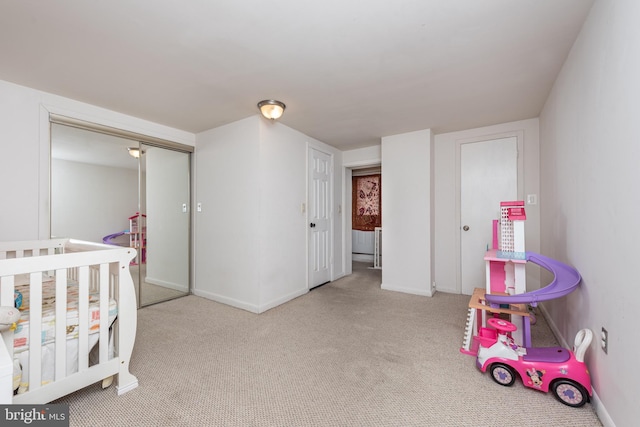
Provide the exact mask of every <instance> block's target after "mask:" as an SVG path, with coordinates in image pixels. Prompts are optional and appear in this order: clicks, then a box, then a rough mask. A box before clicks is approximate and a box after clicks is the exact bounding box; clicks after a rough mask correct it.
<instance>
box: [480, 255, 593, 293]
mask: <svg viewBox="0 0 640 427" xmlns="http://www.w3.org/2000/svg"><path fill="white" fill-rule="evenodd" d="M526 260H527V261H529V262H532V263H534V264H537V265H539V266H540V267H543V268H545V269H547V270H549V271H550V272H552V273H553V281H552V282H551V283H549V284H548V285H547V286H545V287H544V288H540V289H538V290H535V291H531V292H525V293H523V294H518V295H508V296H501V295H491V294H487V295H485V299H486V300H487V301H488V302H489V303H491V304H492V305H493V304H535V303H537V302H540V301H547V300H550V299H556V298H560V297H563V296H565V295H568V294H570V293H571V292H573V291H574V290H575V289H576V288H577V287H578V286H579V285H580V281H581V280H582V277H581V276H580V273H578V270H576V269H575V268H573V267H571V266H569V265H567V264H565V263H563V262H560V261H557V260H555V259H552V258H549V257H546V256H544V255H540V254H536V253H534V252H527V253H526Z"/></svg>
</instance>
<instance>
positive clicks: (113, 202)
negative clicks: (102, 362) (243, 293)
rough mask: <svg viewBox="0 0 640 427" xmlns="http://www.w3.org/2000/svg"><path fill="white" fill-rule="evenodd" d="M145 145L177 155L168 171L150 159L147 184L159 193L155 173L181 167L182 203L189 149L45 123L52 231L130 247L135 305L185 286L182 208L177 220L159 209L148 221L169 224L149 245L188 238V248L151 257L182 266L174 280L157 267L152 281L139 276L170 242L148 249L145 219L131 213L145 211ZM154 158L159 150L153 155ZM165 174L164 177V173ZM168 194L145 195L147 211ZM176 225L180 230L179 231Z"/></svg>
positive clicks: (176, 293) (181, 292)
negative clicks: (171, 254)
mask: <svg viewBox="0 0 640 427" xmlns="http://www.w3.org/2000/svg"><path fill="white" fill-rule="evenodd" d="M149 149H153V150H157V152H158V153H164V152H169V153H171V156H173V154H179V155H180V156H183V157H182V160H179V162H180V167H181V168H182V167H184V168H185V169H184V170H183V171H181V172H176V171H174V170H172V169H171V167H172V166H171V165H169V164H165V163H163V162H153V163H152V164H153V165H154V166H156V169H155V172H154V176H155V178H154V180H153V182H152V183H151V188H155V190H153V191H156V192H158V194H164V192H165V190H164V189H165V188H166V185H167V184H166V182H165V181H158V179H159V177H162V179H165V180H166V179H171V177H174V178H175V177H176V175H175V173H180V174H182V175H179V176H186V177H187V178H186V179H187V181H186V183H184V181H183V180H182V182H183V183H184V185H183V187H184V189H183V190H182V194H181V195H180V199H184V200H185V202H180V203H181V204H182V203H188V196H189V190H188V189H189V184H188V176H189V175H188V174H189V154H187V153H180V152H174V151H171V150H165V149H162V148H154V147H141V144H139V143H138V142H137V141H132V140H129V139H124V138H118V137H115V136H111V135H104V134H101V133H98V132H91V131H88V130H84V129H77V128H74V127H69V126H64V125H59V124H52V126H51V184H50V186H51V195H50V197H51V198H50V203H51V236H52V237H69V238H74V239H81V240H88V241H92V242H103V243H107V244H110V245H119V246H131V247H135V248H136V249H137V250H138V252H139V255H138V257H137V258H136V260H135V261H134V262H133V263H132V264H131V265H130V270H131V275H132V277H133V280H134V283H135V287H136V293H137V297H138V304H139V306H143V305H148V304H152V303H155V302H159V301H164V300H167V299H171V298H175V297H178V296H182V295H185V294H187V293H188V291H189V275H188V265H189V258H188V256H189V251H188V239H189V236H188V233H189V231H188V230H189V216H188V214H187V215H183V216H180V217H179V219H180V221H177V222H176V221H174V220H172V219H162V215H160V214H158V215H156V216H157V220H160V221H161V222H157V221H153V222H152V226H161V227H162V228H163V229H168V231H167V230H165V231H163V232H160V233H157V235H158V236H167V238H162V237H160V238H157V239H156V240H155V241H154V240H152V241H154V242H155V243H153V245H163V246H164V245H170V244H171V242H173V243H175V242H178V244H180V242H182V241H184V242H187V243H186V247H187V250H186V251H184V254H185V257H186V259H176V258H175V257H173V258H172V259H170V260H168V259H167V257H165V256H162V257H160V258H158V262H160V263H161V264H162V263H164V266H165V267H164V268H166V266H171V269H172V270H175V271H179V272H184V273H181V276H180V278H179V279H176V278H175V277H169V276H166V274H165V273H164V272H161V274H159V273H154V274H155V276H154V277H153V278H152V279H156V280H154V283H153V284H151V283H147V280H146V279H147V271H146V270H147V258H148V256H149V254H154V255H153V256H152V257H151V258H150V259H152V260H155V259H156V256H160V254H163V253H169V251H171V250H172V249H171V247H168V248H167V247H162V248H160V247H158V248H156V247H155V246H151V249H152V250H150V251H149V250H148V246H149V242H148V240H147V237H148V236H147V231H146V226H147V224H144V223H142V222H140V218H145V219H146V217H140V216H139V215H138V213H142V214H145V213H146V210H147V209H146V208H147V207H146V203H145V201H146V199H147V194H146V193H147V188H148V186H147V170H146V167H147V163H148V162H147V161H146V155H147V151H148V150H149ZM136 150H137V153H136ZM134 154H137V155H138V157H136V156H134ZM153 157H154V158H156V157H158V158H161V157H162V156H157V155H155V154H154V155H153ZM185 159H186V162H185ZM185 165H186V166H185ZM173 166H177V164H174V165H173ZM167 176H169V178H166V177H167ZM185 189H186V190H185ZM172 194H173V196H171V197H170V198H166V197H164V196H163V197H161V198H160V199H158V197H157V196H156V197H152V200H154V203H156V206H154V211H155V212H163V211H165V210H170V206H168V205H167V206H161V205H158V204H157V203H165V202H167V203H169V202H172V199H177V198H178V196H177V195H176V194H174V193H172ZM158 200H159V201H158ZM180 213H182V211H181V210H180ZM135 221H139V223H138V224H135V227H138V226H139V228H134V225H133V224H134V222H135ZM185 221H186V226H185V225H184V224H185ZM172 227H174V228H175V229H174V228H172ZM143 230H144V232H143ZM176 230H179V231H177V232H178V233H184V234H182V235H181V236H180V237H178V235H177V234H176ZM185 230H186V231H185ZM153 235H156V233H155V232H154V233H153ZM156 251H157V252H156ZM176 284H178V285H177V286H176Z"/></svg>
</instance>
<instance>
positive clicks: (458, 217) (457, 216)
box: [455, 130, 524, 294]
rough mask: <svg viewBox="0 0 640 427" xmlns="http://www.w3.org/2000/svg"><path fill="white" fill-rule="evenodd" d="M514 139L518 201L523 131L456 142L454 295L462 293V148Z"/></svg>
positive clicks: (521, 186)
mask: <svg viewBox="0 0 640 427" xmlns="http://www.w3.org/2000/svg"><path fill="white" fill-rule="evenodd" d="M510 137H515V138H516V141H517V149H518V172H517V176H518V185H517V189H518V200H524V130H518V131H510V132H500V133H494V134H488V135H482V136H475V137H471V138H461V139H457V140H456V172H455V177H456V183H455V191H456V197H455V200H456V206H455V227H456V232H455V251H456V252H455V253H456V260H455V261H456V293H458V294H461V293H462V252H461V251H462V244H461V242H460V239H461V237H462V233H461V230H462V223H461V215H460V207H461V203H462V202H461V197H462V188H461V185H462V182H461V181H462V180H461V172H462V171H461V150H462V146H463V145H465V144H473V143H476V142H485V141H492V140H494V139H502V138H510ZM478 256H479V257H480V256H483V254H478Z"/></svg>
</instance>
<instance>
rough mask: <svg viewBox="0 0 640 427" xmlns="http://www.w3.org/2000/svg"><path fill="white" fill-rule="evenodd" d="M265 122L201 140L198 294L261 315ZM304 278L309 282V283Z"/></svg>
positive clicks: (231, 127) (238, 125) (234, 126)
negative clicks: (262, 135) (261, 133)
mask: <svg viewBox="0 0 640 427" xmlns="http://www.w3.org/2000/svg"><path fill="white" fill-rule="evenodd" d="M259 125H260V124H259V122H258V118H257V117H249V118H247V119H244V120H240V121H238V122H235V123H231V124H228V125H226V126H221V127H218V128H215V129H211V130H209V131H206V132H203V133H200V134H198V135H197V136H196V153H195V163H196V165H195V169H196V173H195V174H196V180H195V182H196V187H195V194H194V200H195V202H196V203H201V205H202V212H196V214H195V221H194V229H195V233H194V240H195V242H194V243H195V281H194V288H193V293H194V294H196V295H199V296H203V297H206V298H209V299H213V300H215V301H219V302H223V303H225V304H229V305H232V306H234V307H239V308H243V309H245V310H249V311H253V312H258V311H259V306H260V265H259V259H260V247H259V240H258V235H259V233H260V150H259V143H260V141H259ZM303 279H304V278H303Z"/></svg>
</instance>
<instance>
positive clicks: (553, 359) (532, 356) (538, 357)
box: [522, 347, 571, 363]
mask: <svg viewBox="0 0 640 427" xmlns="http://www.w3.org/2000/svg"><path fill="white" fill-rule="evenodd" d="M570 358H571V353H570V352H569V350H567V349H566V348H564V347H533V348H527V354H525V355H524V356H522V359H523V360H525V361H526V362H545V363H563V362H566V361H568V360H569V359H570Z"/></svg>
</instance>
